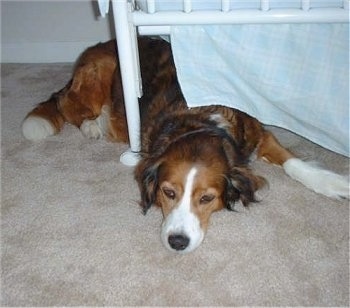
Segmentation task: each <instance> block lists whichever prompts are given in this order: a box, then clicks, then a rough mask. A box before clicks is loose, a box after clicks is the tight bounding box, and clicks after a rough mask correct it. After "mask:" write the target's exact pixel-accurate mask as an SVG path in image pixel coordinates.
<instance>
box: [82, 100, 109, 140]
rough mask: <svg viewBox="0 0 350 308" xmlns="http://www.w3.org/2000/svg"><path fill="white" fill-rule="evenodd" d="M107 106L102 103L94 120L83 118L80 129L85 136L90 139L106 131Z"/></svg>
mask: <svg viewBox="0 0 350 308" xmlns="http://www.w3.org/2000/svg"><path fill="white" fill-rule="evenodd" d="M108 120H109V107H108V106H106V105H104V106H103V107H102V109H101V114H100V115H99V116H98V117H97V118H96V119H94V120H84V121H83V123H82V124H81V126H80V130H81V132H82V133H83V135H84V136H85V137H88V138H91V139H100V138H102V137H103V136H105V135H106V133H107V131H108Z"/></svg>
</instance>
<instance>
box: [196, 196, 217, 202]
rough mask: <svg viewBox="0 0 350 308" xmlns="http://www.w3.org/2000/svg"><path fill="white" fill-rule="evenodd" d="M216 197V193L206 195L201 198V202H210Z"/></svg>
mask: <svg viewBox="0 0 350 308" xmlns="http://www.w3.org/2000/svg"><path fill="white" fill-rule="evenodd" d="M214 199H215V196H214V195H204V196H202V197H201V198H200V200H199V202H200V203H201V204H208V203H210V202H212V201H213V200H214Z"/></svg>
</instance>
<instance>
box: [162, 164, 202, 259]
mask: <svg viewBox="0 0 350 308" xmlns="http://www.w3.org/2000/svg"><path fill="white" fill-rule="evenodd" d="M196 173H197V169H196V168H192V169H191V170H190V171H189V173H188V175H187V178H186V184H185V190H184V194H183V197H182V199H181V200H180V202H179V204H178V206H177V207H176V208H175V209H174V210H173V211H172V212H171V213H170V214H169V216H167V218H166V219H165V221H164V222H163V225H162V234H161V238H162V241H163V243H164V245H165V247H167V248H168V249H170V250H172V251H174V250H173V249H172V248H171V246H170V245H169V242H168V238H169V236H170V235H174V234H181V235H185V236H187V237H188V238H189V239H190V242H189V244H188V246H187V247H186V249H184V250H181V251H178V252H180V253H188V252H191V251H193V250H194V249H196V248H197V247H198V246H199V245H200V244H201V242H202V241H203V238H204V231H203V230H202V228H201V226H200V221H199V219H198V217H197V216H196V215H194V214H193V213H192V212H191V195H192V192H193V183H194V179H195V176H196Z"/></svg>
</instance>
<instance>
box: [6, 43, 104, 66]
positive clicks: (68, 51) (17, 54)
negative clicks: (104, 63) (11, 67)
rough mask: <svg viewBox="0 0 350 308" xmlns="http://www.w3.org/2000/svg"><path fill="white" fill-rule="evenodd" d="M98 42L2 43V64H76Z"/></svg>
mask: <svg viewBox="0 0 350 308" xmlns="http://www.w3.org/2000/svg"><path fill="white" fill-rule="evenodd" d="M97 43H98V42H96V41H83V42H35V43H31V42H24V43H2V44H1V62H2V63H57V62H75V60H76V59H77V58H78V56H79V55H80V53H81V52H83V51H84V50H85V49H86V48H87V47H89V46H93V45H95V44H97Z"/></svg>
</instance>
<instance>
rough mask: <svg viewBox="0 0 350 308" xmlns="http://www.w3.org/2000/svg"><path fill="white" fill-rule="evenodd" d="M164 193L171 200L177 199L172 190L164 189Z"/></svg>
mask: <svg viewBox="0 0 350 308" xmlns="http://www.w3.org/2000/svg"><path fill="white" fill-rule="evenodd" d="M163 193H164V195H165V196H167V197H168V198H169V199H171V200H174V199H175V191H174V190H172V189H170V188H163Z"/></svg>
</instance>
